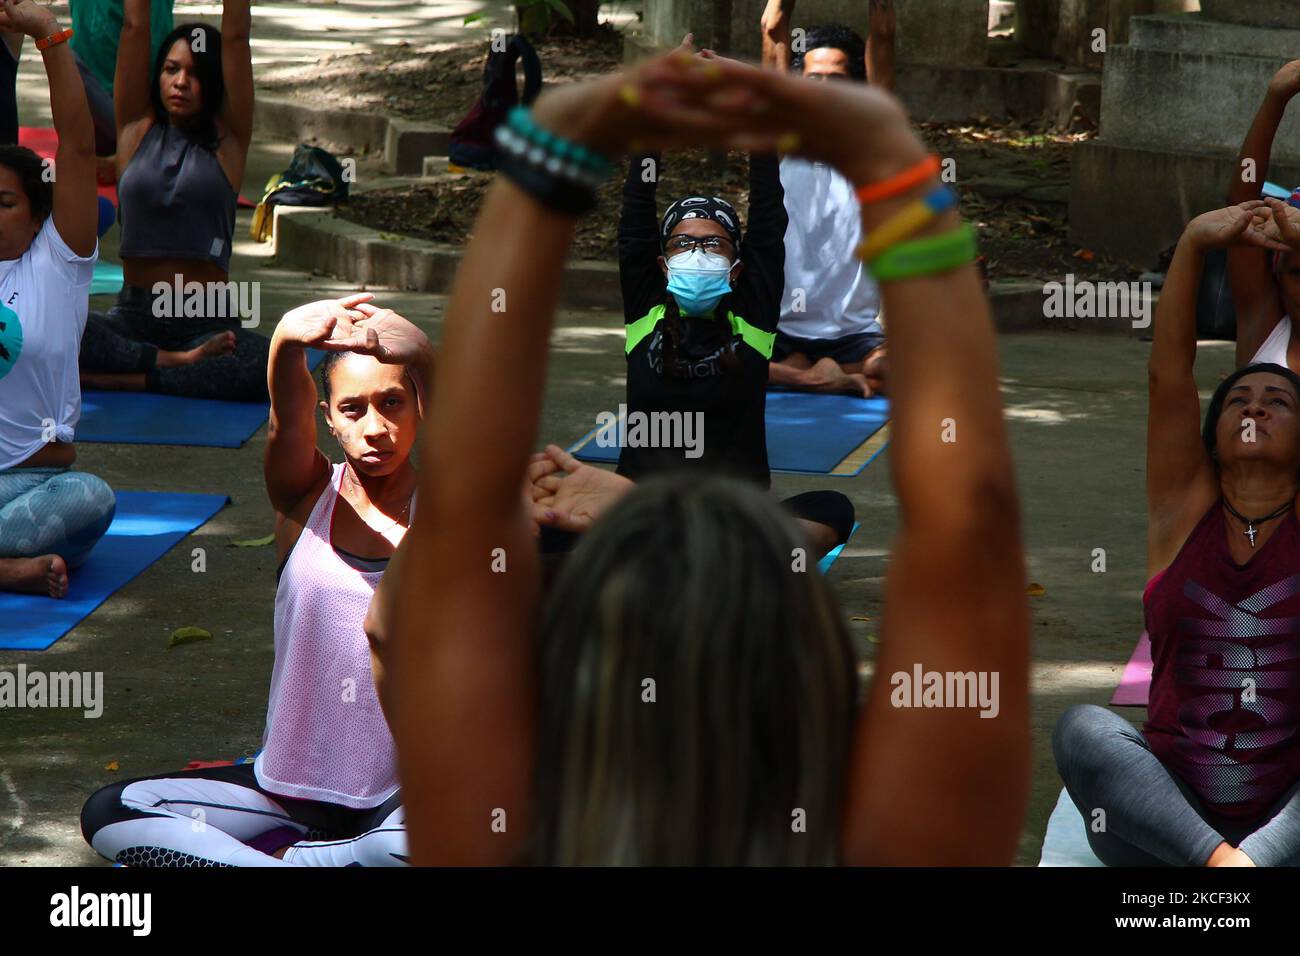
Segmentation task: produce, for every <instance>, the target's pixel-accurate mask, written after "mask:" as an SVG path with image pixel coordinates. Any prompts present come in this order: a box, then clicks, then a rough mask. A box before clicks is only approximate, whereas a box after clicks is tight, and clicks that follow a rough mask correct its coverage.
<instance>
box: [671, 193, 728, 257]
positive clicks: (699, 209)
mask: <svg viewBox="0 0 1300 956" xmlns="http://www.w3.org/2000/svg"><path fill="white" fill-rule="evenodd" d="M684 219H711V220H713V221H714V222H716V223H717V224H718V225H720V226H721V227H722V228H723V229H725V230H727V237H728V238H729V239H730V240H731V242H732V244H733V245H734V246H735V247H736V249H737V251H739V249H740V216H739V215H737V213H736V207H735V206H733V205H732V204H731V203H729V202H727V201H726V200H725V199H719V198H718V197H717V196H690V197H688V198H686V199H679V200H677V201H676V202H675V203H673V204H672V205H671V206H669V207H668V208H667V209H666V210H664V217H663V219H662V220H661V221H660V223H659V244H660V246H662V245H664V244H665V243H666V242H667V241H668V237H669V236H670V235H672V232H673V229H675V228H676V226H677V224H678V223H679V222H681V221H682V220H684Z"/></svg>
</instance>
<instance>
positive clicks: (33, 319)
mask: <svg viewBox="0 0 1300 956" xmlns="http://www.w3.org/2000/svg"><path fill="white" fill-rule="evenodd" d="M0 30H12V31H16V32H20V33H23V34H25V35H26V36H30V37H32V38H33V39H34V40H36V41H37V44H38V49H40V50H41V56H42V57H43V59H44V62H45V72H46V75H47V76H48V77H49V83H50V111H51V113H52V114H53V117H54V128H55V131H56V132H57V133H58V134H59V149H58V152H57V153H56V154H55V167H54V169H57V171H58V174H57V176H56V175H53V172H54V169H50V168H49V167H48V165H47V164H46V163H45V162H43V161H42V160H41V159H40V158H39V157H38V156H37V155H36V154H35V153H33V152H31V151H30V150H26V149H22V148H20V147H16V146H6V147H0V590H4V591H26V592H31V593H36V594H48V595H49V596H50V597H56V598H58V597H63V596H64V594H66V593H67V589H68V569H69V568H75V567H77V566H78V565H79V564H80V563H81V562H83V561H84V560H85V559H86V557H87V555H88V554H89V553H90V550H91V548H93V547H94V545H95V543H96V542H97V541H98V540H99V539H100V538H101V537H102V536H103V534H104V532H105V531H107V530H108V525H109V523H110V522H111V521H112V518H113V509H114V504H115V500H114V497H113V492H112V490H111V489H110V488H109V487H108V485H107V484H105V483H104V481H103V480H102V479H100V478H96V477H94V476H93V475H87V474H84V473H82V472H74V471H72V470H71V467H72V463H73V461H74V459H75V458H76V451H75V449H74V448H73V444H72V438H73V429H74V428H75V426H76V424H77V420H78V418H80V416H81V386H80V383H79V381H78V372H77V352H78V348H79V346H80V342H81V333H82V330H83V329H84V328H85V325H86V308H87V296H88V294H89V289H90V279H91V273H92V271H93V270H94V266H95V259H96V256H97V254H98V248H97V242H96V234H95V233H96V229H95V227H96V222H97V217H98V208H97V203H96V201H95V137H94V129H93V126H92V123H91V119H90V110H89V108H88V107H87V106H86V94H85V90H84V88H83V87H82V83H81V77H80V75H79V74H78V72H77V65H76V61H75V60H74V58H73V55H72V51H71V50H70V49H69V48H68V44H67V39H68V34H69V33H70V32H71V31H63V30H62V29H61V28H60V26H59V24H58V22H57V21H56V20H55V18H54V15H53V14H52V13H50V12H49V10H48V9H47V8H45V7H40V6H38V5H37V4H35V3H33V2H32V0H21V2H15V0H0ZM51 180H53V182H51Z"/></svg>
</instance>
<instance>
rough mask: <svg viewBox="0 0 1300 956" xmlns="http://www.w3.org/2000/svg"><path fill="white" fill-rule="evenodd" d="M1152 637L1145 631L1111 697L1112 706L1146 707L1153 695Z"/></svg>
mask: <svg viewBox="0 0 1300 956" xmlns="http://www.w3.org/2000/svg"><path fill="white" fill-rule="evenodd" d="M1151 668H1152V663H1151V638H1149V637H1147V632H1146V631H1143V632H1142V636H1141V637H1140V638H1138V645H1137V647H1136V648H1135V649H1134V651H1133V656H1132V657H1131V658H1129V662H1128V666H1126V667H1125V668H1124V676H1123V677H1121V678H1120V679H1119V687H1117V688H1116V689H1115V694H1114V696H1113V697H1111V699H1110V705H1111V706H1112V707H1145V706H1146V705H1147V700H1148V698H1149V697H1150V695H1151Z"/></svg>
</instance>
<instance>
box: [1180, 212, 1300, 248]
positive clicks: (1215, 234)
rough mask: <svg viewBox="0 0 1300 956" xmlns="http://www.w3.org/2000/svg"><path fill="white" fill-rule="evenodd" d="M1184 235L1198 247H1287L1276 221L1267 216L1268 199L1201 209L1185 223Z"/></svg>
mask: <svg viewBox="0 0 1300 956" xmlns="http://www.w3.org/2000/svg"><path fill="white" fill-rule="evenodd" d="M1272 202H1277V200H1272ZM1279 205H1282V204H1281V203H1279ZM1275 215H1276V213H1275ZM1270 230H1271V232H1272V234H1271V235H1270ZM1184 235H1185V236H1187V238H1188V239H1189V240H1190V241H1191V242H1192V243H1194V244H1195V245H1196V246H1197V247H1198V248H1202V249H1213V248H1218V247H1222V246H1258V247H1260V248H1263V249H1272V250H1274V251H1280V252H1286V251H1289V250H1290V247H1289V246H1288V245H1286V243H1285V242H1283V241H1282V239H1281V238H1280V235H1279V231H1278V227H1277V224H1276V222H1275V221H1273V220H1271V219H1270V217H1269V206H1268V203H1267V202H1266V201H1265V200H1260V199H1253V200H1251V201H1250V202H1244V203H1241V204H1239V205H1236V206H1226V207H1224V208H1223V209H1213V210H1211V211H1210V212H1207V213H1202V214H1201V215H1199V216H1197V217H1196V218H1195V219H1193V220H1192V221H1191V222H1189V223H1188V224H1187V229H1186V230H1185V231H1184Z"/></svg>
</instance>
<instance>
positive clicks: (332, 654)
mask: <svg viewBox="0 0 1300 956" xmlns="http://www.w3.org/2000/svg"><path fill="white" fill-rule="evenodd" d="M372 298H373V296H371V295H369V294H368V293H358V294H355V295H351V296H347V297H345V298H342V299H338V300H329V301H324V302H314V303H311V304H310V305H305V306H302V307H301V308H298V309H294V310H293V311H292V312H290V313H289V314H287V315H286V316H285V317H284V318H283V319H282V320H281V322H280V324H279V326H278V327H277V329H276V332H275V336H274V338H273V339H272V343H271V364H270V369H269V372H268V379H269V387H270V392H271V421H270V432H269V435H268V438H267V448H266V459H265V472H266V487H267V493H268V495H269V497H270V499H271V503H272V504H273V505H274V507H275V510H276V527H275V538H276V548H277V552H278V555H279V557H280V577H279V582H278V587H277V590H276V599H275V665H274V669H273V671H272V675H271V693H270V701H269V705H268V708H267V722H266V734H265V737H264V740H263V749H262V751H261V753H260V754H259V755H258V756H257V759H256V761H255V763H253V764H247V763H245V764H242V765H238V766H222V767H215V768H207V769H200V770H193V771H183V772H180V773H172V774H164V775H161V776H157V777H149V778H143V779H139V780H132V781H127V782H126V783H124V784H116V785H114V786H111V787H106V788H104V789H102V790H100V791H99V792H97V793H96V794H94V795H93V796H92V797H91V798H90V800H89V801H88V802H87V804H86V807H85V809H84V810H83V811H82V829H83V832H84V833H85V834H86V838H87V840H88V841H89V842H90V844H91V845H92V846H93V847H94V848H95V849H96V850H97V851H98V852H99V853H100V854H102V855H103V856H105V857H107V858H108V859H110V860H114V861H116V862H120V863H125V864H127V865H130V866H170V865H184V866H194V865H198V866H220V865H226V866H275V865H297V866H349V865H361V866H397V865H403V864H404V863H405V862H406V832H405V828H404V813H403V810H402V807H401V794H400V791H399V789H398V780H397V754H396V749H395V747H394V744H393V738H392V736H391V734H390V733H389V730H388V724H387V721H386V720H385V718H384V713H383V710H382V708H381V706H380V703H379V698H378V694H377V691H376V687H375V679H374V675H373V673H372V668H371V653H370V645H369V641H368V639H367V637H366V631H365V620H366V615H367V612H368V610H369V607H370V602H371V598H372V596H373V594H374V591H375V588H376V586H377V585H378V583H379V580H380V578H381V576H382V574H383V571H384V568H385V566H386V565H387V563H388V560H389V558H390V557H391V556H392V554H393V551H394V549H395V548H396V547H397V545H398V543H399V542H400V541H401V539H402V535H403V534H404V533H405V530H406V527H407V525H408V524H409V523H410V520H411V516H412V515H413V514H414V511H415V486H416V478H415V469H414V468H413V466H412V464H411V449H412V447H413V445H414V443H415V435H416V429H417V426H418V423H419V420H420V417H421V409H422V399H421V393H422V390H423V387H424V383H426V382H427V381H428V380H429V376H430V375H431V373H432V356H433V351H432V347H431V346H430V344H429V341H428V338H427V337H426V336H425V335H424V334H423V333H422V332H420V330H419V329H417V328H416V327H415V326H414V325H412V324H411V323H410V322H408V321H406V319H403V318H402V317H401V316H399V315H397V314H395V313H393V312H391V311H389V310H382V309H378V308H376V307H375V306H373V305H371V304H370V300H371V299H372ZM309 346H314V347H317V348H322V349H325V350H326V351H328V352H329V353H330V354H329V355H328V356H327V358H326V361H325V363H324V366H323V368H322V371H321V384H322V388H323V390H324V393H325V400H324V401H322V402H320V403H319V405H318V403H317V400H316V386H315V383H314V382H313V380H312V376H311V372H310V370H309V368H308V364H307V358H306V349H307V348H308V347H309ZM318 408H319V411H320V413H321V414H322V415H323V417H324V419H325V421H326V423H327V425H328V427H329V431H330V434H331V435H333V436H334V438H335V439H336V440H337V441H338V443H339V446H340V448H341V449H342V451H343V456H344V460H343V462H342V463H340V464H331V463H330V461H329V460H328V459H327V458H326V457H325V455H324V454H323V453H322V452H321V451H320V450H319V449H318V448H317V447H316V414H317V409H318ZM196 814H197V816H196ZM195 819H202V821H203V824H204V825H203V826H202V827H195V826H193V822H194V820H195Z"/></svg>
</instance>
